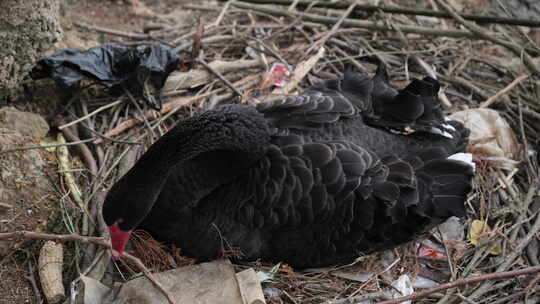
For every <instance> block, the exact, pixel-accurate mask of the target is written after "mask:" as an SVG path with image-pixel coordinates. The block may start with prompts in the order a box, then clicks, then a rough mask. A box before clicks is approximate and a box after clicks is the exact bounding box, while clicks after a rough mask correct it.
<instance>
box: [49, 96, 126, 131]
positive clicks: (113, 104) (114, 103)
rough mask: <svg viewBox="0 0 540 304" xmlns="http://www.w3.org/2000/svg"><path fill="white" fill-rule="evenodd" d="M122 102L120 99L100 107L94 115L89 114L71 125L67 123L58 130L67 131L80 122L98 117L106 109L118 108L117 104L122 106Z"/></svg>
mask: <svg viewBox="0 0 540 304" xmlns="http://www.w3.org/2000/svg"><path fill="white" fill-rule="evenodd" d="M121 102H122V100H121V99H119V100H117V101H115V102H111V103H109V104H107V105H104V106H102V107H100V108H97V109H96V110H94V111H92V113H89V114H87V115H84V116H83V117H81V118H79V119H77V120H74V121H72V122H69V123H67V124H64V125H61V126H59V127H58V129H60V130H63V129H65V128H67V127H70V126H72V125H74V124H77V123H79V122H81V121H84V120H86V119H88V118H90V117H92V116H94V115H96V114H97V113H99V112H101V111H103V110H106V109H108V108H111V107H114V106H116V105H117V104H120V103H121Z"/></svg>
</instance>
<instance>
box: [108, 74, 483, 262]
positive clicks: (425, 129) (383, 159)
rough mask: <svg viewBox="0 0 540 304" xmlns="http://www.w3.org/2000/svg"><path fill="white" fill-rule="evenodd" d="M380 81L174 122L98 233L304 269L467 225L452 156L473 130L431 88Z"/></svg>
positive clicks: (462, 181) (431, 83) (118, 189)
mask: <svg viewBox="0 0 540 304" xmlns="http://www.w3.org/2000/svg"><path fill="white" fill-rule="evenodd" d="M387 78H388V76H387V73H386V70H385V68H384V67H383V66H381V67H379V69H378V70H377V73H376V74H375V76H374V77H373V78H370V77H368V76H366V75H359V74H355V73H354V72H352V71H351V70H346V71H345V73H344V78H343V79H340V80H332V81H327V82H324V83H322V84H319V85H316V86H314V87H312V88H310V89H308V90H306V91H305V92H304V93H303V94H301V95H300V96H290V97H287V98H285V99H281V100H276V101H272V102H266V103H260V104H257V105H256V106H247V105H224V106H220V107H217V108H215V109H213V110H209V111H206V112H204V113H201V114H198V115H195V116H193V117H191V118H188V119H186V120H183V121H180V122H179V123H178V124H177V126H176V127H175V128H173V129H172V130H171V131H169V132H168V133H167V134H165V135H164V136H163V137H161V138H160V139H159V140H158V141H157V142H156V143H154V144H153V145H152V146H151V147H150V148H149V150H148V151H147V152H146V153H145V154H144V155H143V156H142V158H141V159H140V160H139V161H138V162H137V163H136V164H135V166H134V167H133V168H132V169H131V170H130V171H129V172H128V173H127V174H126V175H125V176H124V177H122V178H121V179H120V180H119V181H118V182H117V183H116V184H115V185H114V186H113V187H112V189H111V190H110V192H109V194H108V195H107V198H106V200H105V203H104V207H103V208H104V209H103V215H104V219H105V222H106V223H107V225H113V224H115V223H116V224H117V225H118V227H119V228H120V229H121V230H122V231H131V230H133V229H135V228H140V229H144V230H146V231H148V232H149V233H151V234H152V235H153V236H154V237H155V238H156V239H158V240H160V241H162V242H164V243H173V244H175V245H176V246H177V247H179V248H182V250H183V252H184V253H186V254H187V255H190V256H193V257H196V258H199V259H200V260H208V259H213V258H218V257H220V256H221V255H222V253H223V252H225V251H230V250H234V251H237V252H239V253H240V254H241V256H240V258H241V259H246V260H254V259H259V258H260V259H263V260H269V261H283V262H286V263H289V264H291V265H293V266H296V267H311V266H321V265H328V264H334V263H342V262H348V261H351V260H352V259H354V258H355V257H357V256H358V254H359V253H369V252H373V251H376V250H382V249H386V248H391V247H393V246H396V245H398V244H401V243H404V242H406V241H409V240H412V239H413V238H415V237H417V236H418V235H420V234H422V233H424V232H426V231H427V230H428V229H430V228H432V227H434V226H435V225H437V224H439V223H441V222H443V221H444V220H445V219H446V218H448V217H450V216H452V215H458V216H461V215H463V214H464V200H465V197H466V195H467V193H468V192H469V191H470V188H471V177H472V174H473V172H472V167H471V166H470V165H469V164H466V163H464V162H461V161H457V160H449V159H447V157H448V156H449V155H451V154H453V153H456V152H460V151H463V149H464V148H465V146H466V144H467V140H468V130H467V129H465V128H464V127H463V126H462V125H461V124H460V123H458V122H455V121H446V120H445V118H444V116H443V114H442V109H441V104H440V102H439V100H438V98H437V93H438V90H439V84H438V82H437V81H436V80H434V79H431V78H425V79H423V80H413V81H412V82H411V84H409V85H408V86H407V87H406V88H404V89H398V88H396V87H394V86H392V85H390V84H389V83H388V79H387ZM434 131H435V132H434ZM430 132H431V133H430ZM433 132H434V133H437V134H432V133H433Z"/></svg>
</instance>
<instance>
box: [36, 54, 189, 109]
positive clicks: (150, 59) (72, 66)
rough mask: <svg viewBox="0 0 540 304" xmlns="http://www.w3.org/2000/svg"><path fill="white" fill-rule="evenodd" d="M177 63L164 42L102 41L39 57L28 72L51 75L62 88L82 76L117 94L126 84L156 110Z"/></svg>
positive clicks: (74, 82) (132, 92)
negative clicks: (115, 42) (97, 44)
mask: <svg viewBox="0 0 540 304" xmlns="http://www.w3.org/2000/svg"><path fill="white" fill-rule="evenodd" d="M179 63H180V57H178V55H176V53H175V52H174V49H172V48H170V47H168V46H166V45H163V44H139V45H132V46H127V45H120V44H105V45H102V46H98V47H94V48H91V49H88V50H86V51H81V50H79V49H63V50H60V51H58V52H56V53H55V54H53V55H52V56H49V57H46V58H43V59H41V60H39V61H38V62H37V64H36V66H35V67H34V69H33V70H32V71H31V73H30V76H31V77H32V78H33V79H40V78H46V77H52V78H53V79H54V80H55V81H56V82H57V83H58V84H59V85H60V86H61V87H64V88H65V87H70V88H71V87H74V86H76V85H78V84H79V82H80V81H81V80H83V79H88V80H94V81H97V82H98V83H100V84H102V85H104V86H106V87H107V88H109V93H110V94H112V95H116V96H118V95H121V94H123V93H124V88H125V89H127V90H128V91H129V92H130V93H131V94H132V95H134V96H136V97H142V98H143V99H144V100H145V101H146V102H147V103H148V104H149V105H150V106H152V107H153V108H154V109H157V110H159V109H161V95H162V94H161V93H162V89H163V86H164V85H165V81H166V80H167V77H168V76H169V74H170V73H171V72H172V71H174V70H175V69H176V68H177V67H178V64H179Z"/></svg>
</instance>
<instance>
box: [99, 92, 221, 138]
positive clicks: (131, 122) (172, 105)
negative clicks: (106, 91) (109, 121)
mask: <svg viewBox="0 0 540 304" xmlns="http://www.w3.org/2000/svg"><path fill="white" fill-rule="evenodd" d="M219 90H220V91H221V89H219ZM216 91H217V90H214V91H210V92H208V93H205V94H201V95H196V96H193V97H181V98H176V99H174V100H172V101H170V102H168V103H166V104H164V105H163V107H162V108H161V111H159V112H157V111H155V110H148V111H146V112H145V113H144V116H145V117H146V118H152V117H154V116H157V115H158V113H159V114H161V115H163V114H166V113H168V112H170V111H173V110H174V109H176V108H179V107H182V106H185V105H188V104H190V103H192V102H194V101H196V100H199V99H201V98H204V97H206V96H209V95H212V94H214V93H216ZM140 123H142V121H141V120H139V119H134V118H132V119H128V120H126V121H123V122H121V123H120V124H118V125H117V126H116V127H115V128H114V129H112V130H110V131H107V132H106V133H105V134H104V136H106V137H112V136H116V135H118V134H120V133H123V132H125V131H126V130H128V129H130V128H131V127H134V126H136V125H138V124H140ZM104 141H105V140H104V139H102V138H98V139H96V140H95V141H94V144H100V143H102V142H104Z"/></svg>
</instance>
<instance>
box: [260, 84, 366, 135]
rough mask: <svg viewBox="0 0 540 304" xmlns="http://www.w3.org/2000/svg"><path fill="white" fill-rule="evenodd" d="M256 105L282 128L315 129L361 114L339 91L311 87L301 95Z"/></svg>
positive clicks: (273, 122) (272, 123) (271, 122)
mask: <svg viewBox="0 0 540 304" xmlns="http://www.w3.org/2000/svg"><path fill="white" fill-rule="evenodd" d="M256 107H257V110H258V111H259V112H260V113H262V114H263V115H264V116H265V117H266V118H267V119H268V121H269V123H270V124H271V125H272V126H274V127H276V128H280V129H299V130H309V129H315V128H319V127H320V126H321V125H322V124H326V123H335V122H337V121H338V120H340V119H342V118H344V117H354V116H355V115H357V113H358V109H357V108H356V107H355V106H354V105H353V104H352V103H351V101H350V100H348V99H347V98H345V97H344V96H343V95H342V94H340V93H339V92H335V91H333V92H332V91H327V92H322V91H315V90H310V91H306V92H304V93H303V94H302V95H299V96H289V97H286V98H283V99H277V100H272V101H269V102H263V103H259V104H257V106H256Z"/></svg>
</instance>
